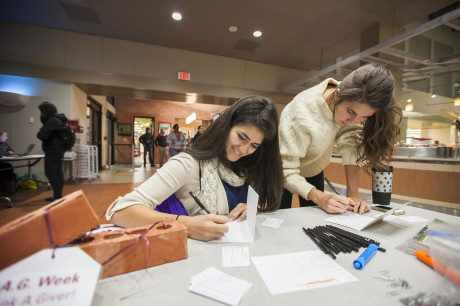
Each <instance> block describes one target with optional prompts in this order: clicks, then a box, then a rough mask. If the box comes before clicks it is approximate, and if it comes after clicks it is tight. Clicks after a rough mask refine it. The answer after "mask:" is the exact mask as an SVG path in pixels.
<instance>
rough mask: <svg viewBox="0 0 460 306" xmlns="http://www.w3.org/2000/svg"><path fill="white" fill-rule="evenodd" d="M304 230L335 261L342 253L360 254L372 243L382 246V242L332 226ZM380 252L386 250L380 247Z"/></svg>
mask: <svg viewBox="0 0 460 306" xmlns="http://www.w3.org/2000/svg"><path fill="white" fill-rule="evenodd" d="M302 229H303V230H304V232H305V234H307V235H308V236H309V237H310V238H311V240H313V242H315V243H316V245H317V246H318V247H319V248H320V249H321V250H322V251H323V252H324V254H329V255H330V256H331V257H332V258H333V259H335V258H336V256H335V255H337V254H339V253H340V252H344V253H351V252H352V251H353V252H358V251H359V249H360V248H362V247H365V248H366V247H367V246H369V244H371V243H373V244H375V245H377V246H378V245H380V242H378V241H375V240H372V239H370V238H367V237H363V236H360V235H357V234H354V233H351V232H349V231H346V230H343V229H341V228H338V227H335V226H332V225H326V226H317V227H314V228H307V229H306V228H305V227H303V228H302ZM378 250H379V251H381V252H385V251H386V250H385V249H384V248H380V247H379V248H378Z"/></svg>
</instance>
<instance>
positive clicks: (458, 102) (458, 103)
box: [454, 97, 460, 106]
mask: <svg viewBox="0 0 460 306" xmlns="http://www.w3.org/2000/svg"><path fill="white" fill-rule="evenodd" d="M454 105H455V106H460V97H456V98H455V99H454Z"/></svg>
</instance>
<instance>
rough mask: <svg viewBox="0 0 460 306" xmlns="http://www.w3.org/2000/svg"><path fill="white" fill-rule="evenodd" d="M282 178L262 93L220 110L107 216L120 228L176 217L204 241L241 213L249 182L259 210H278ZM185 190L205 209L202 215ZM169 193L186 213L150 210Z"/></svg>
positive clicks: (274, 121) (272, 111)
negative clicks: (194, 139) (203, 130)
mask: <svg viewBox="0 0 460 306" xmlns="http://www.w3.org/2000/svg"><path fill="white" fill-rule="evenodd" d="M282 180H283V174H282V168H281V156H280V154H279V140H278V115H277V111H276V108H275V106H274V104H273V103H272V102H271V101H270V100H268V99H266V98H263V97H259V96H250V97H246V98H243V99H241V100H239V101H238V102H236V103H235V104H234V105H232V106H231V107H229V108H228V109H227V110H225V112H224V113H223V114H222V115H221V116H220V117H219V119H218V120H216V121H215V122H214V123H213V124H212V125H211V126H210V127H208V129H207V130H206V133H203V135H201V137H200V138H198V140H197V142H196V143H194V144H193V146H191V147H190V148H189V149H187V150H186V151H185V152H183V153H180V154H178V155H177V156H175V157H172V158H171V159H169V161H168V162H167V163H166V164H164V165H163V167H162V168H161V169H159V170H158V171H157V172H156V173H155V174H154V175H153V176H152V177H150V178H149V179H148V180H147V181H146V182H144V183H143V184H142V185H141V186H139V187H138V188H136V189H135V190H134V191H133V192H131V193H129V194H127V195H125V196H124V197H120V198H118V199H117V200H116V201H115V202H114V203H113V204H112V205H111V206H110V207H109V209H108V210H107V214H106V217H107V219H108V220H110V219H111V220H112V222H113V223H114V224H117V225H120V226H124V227H134V226H141V225H146V224H152V223H154V222H156V221H159V220H161V219H162V218H164V217H169V218H174V219H176V218H179V220H181V221H182V222H183V223H184V224H185V226H186V227H187V230H188V232H189V236H190V237H191V238H194V239H198V240H204V241H209V240H213V239H217V238H219V237H221V236H223V235H224V234H225V233H226V232H227V231H228V226H227V225H225V223H226V222H227V221H233V220H235V219H237V218H238V220H243V219H244V218H245V217H246V197H247V190H248V184H250V185H251V186H252V187H253V188H254V190H255V191H256V192H257V193H258V194H259V204H258V205H259V211H271V210H275V209H277V208H278V207H279V205H280V202H281V195H282ZM189 191H192V192H193V193H195V194H196V195H197V196H198V198H199V199H200V200H201V202H202V203H203V204H204V206H205V207H206V208H207V210H208V211H209V212H210V214H204V211H203V210H202V209H201V208H200V207H199V206H198V205H197V204H196V203H195V201H194V200H193V198H192V197H191V196H190V195H189ZM171 195H173V196H174V197H175V198H176V199H177V200H178V201H180V203H181V204H182V205H183V207H184V208H185V210H186V213H187V214H188V216H185V215H181V216H177V217H176V216H175V215H171V214H167V213H163V212H159V211H156V210H154V209H155V208H156V206H157V205H159V204H161V203H163V202H164V201H165V200H167V199H168V198H170V196H171ZM159 206H162V205H159ZM225 215H228V216H225Z"/></svg>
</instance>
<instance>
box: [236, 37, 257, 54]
mask: <svg viewBox="0 0 460 306" xmlns="http://www.w3.org/2000/svg"><path fill="white" fill-rule="evenodd" d="M258 46H260V43H259V42H256V41H252V40H247V39H240V40H238V42H237V43H236V44H235V45H234V46H233V48H234V49H238V50H243V51H248V52H252V51H254V50H255V49H256V48H257V47H258Z"/></svg>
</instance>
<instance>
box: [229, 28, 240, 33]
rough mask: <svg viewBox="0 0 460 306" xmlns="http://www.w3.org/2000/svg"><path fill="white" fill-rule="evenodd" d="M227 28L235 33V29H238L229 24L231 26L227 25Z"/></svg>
mask: <svg viewBox="0 0 460 306" xmlns="http://www.w3.org/2000/svg"><path fill="white" fill-rule="evenodd" d="M228 30H229V31H230V32H232V33H235V32H236V31H238V28H237V27H235V26H231V27H228Z"/></svg>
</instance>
